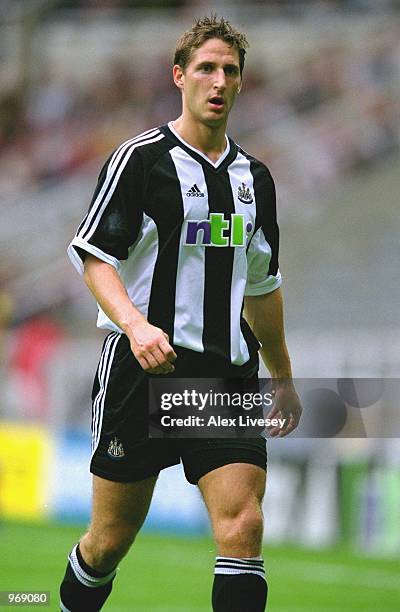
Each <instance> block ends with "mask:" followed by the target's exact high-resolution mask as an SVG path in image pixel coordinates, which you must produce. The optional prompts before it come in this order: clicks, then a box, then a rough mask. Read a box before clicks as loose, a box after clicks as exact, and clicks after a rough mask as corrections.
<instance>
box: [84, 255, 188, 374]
mask: <svg viewBox="0 0 400 612" xmlns="http://www.w3.org/2000/svg"><path fill="white" fill-rule="evenodd" d="M84 267H85V271H84V275H83V278H84V280H85V283H86V285H87V286H88V288H89V289H90V291H91V292H92V293H93V295H94V297H95V298H96V301H97V302H98V303H99V304H100V306H101V308H102V310H103V311H104V312H105V313H106V315H107V316H108V317H109V318H110V319H111V320H112V321H113V322H114V323H115V324H116V325H118V327H120V328H121V329H122V330H123V331H124V332H125V334H126V335H127V336H128V338H129V342H130V345H131V349H132V352H133V354H134V355H135V357H136V359H137V360H138V361H139V363H140V365H141V366H142V368H143V370H146V371H147V372H150V373H152V374H168V373H169V372H173V371H174V366H173V362H174V361H175V359H176V353H175V352H174V350H173V348H172V346H171V345H170V344H169V338H168V335H167V334H166V333H165V332H164V331H163V330H162V329H160V328H159V327H155V326H154V325H151V324H150V323H149V322H148V321H147V319H146V318H145V317H144V316H143V315H142V314H141V313H140V312H139V310H138V309H137V308H136V307H135V305H134V304H133V302H132V301H131V299H130V298H129V296H128V294H127V292H126V289H125V287H124V285H123V283H122V281H121V279H120V277H119V274H118V272H117V271H116V270H115V268H114V267H113V266H111V265H109V264H108V263H105V262H104V261H101V260H100V259H98V258H97V257H94V256H93V255H90V254H87V255H86V258H85V264H84Z"/></svg>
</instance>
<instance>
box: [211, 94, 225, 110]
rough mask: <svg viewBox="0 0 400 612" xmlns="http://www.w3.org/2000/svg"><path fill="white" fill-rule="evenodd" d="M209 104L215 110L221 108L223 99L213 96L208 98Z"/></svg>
mask: <svg viewBox="0 0 400 612" xmlns="http://www.w3.org/2000/svg"><path fill="white" fill-rule="evenodd" d="M209 102H210V104H211V105H212V106H214V107H215V108H222V107H223V105H224V99H223V98H222V97H221V96H214V97H213V98H210V100H209Z"/></svg>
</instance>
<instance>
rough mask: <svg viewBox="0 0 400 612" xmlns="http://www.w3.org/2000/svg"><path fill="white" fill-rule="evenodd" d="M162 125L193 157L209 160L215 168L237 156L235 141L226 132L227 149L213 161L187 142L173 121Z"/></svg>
mask: <svg viewBox="0 0 400 612" xmlns="http://www.w3.org/2000/svg"><path fill="white" fill-rule="evenodd" d="M162 127H163V128H164V131H166V132H169V133H170V135H172V136H173V137H174V138H175V139H176V140H178V141H179V143H180V145H181V146H182V147H183V148H184V149H185V150H186V151H187V152H188V153H189V154H190V155H192V157H195V158H197V159H198V158H201V160H203V161H205V162H207V164H209V165H210V166H211V167H212V168H214V170H219V169H220V168H221V167H222V166H225V165H226V164H225V163H224V162H226V161H229V163H230V162H231V161H232V159H233V158H234V157H235V156H236V150H235V145H234V142H233V141H232V140H231V139H230V138H228V136H227V135H226V134H225V140H226V147H225V150H224V152H223V153H222V155H221V156H220V157H219V158H218V159H217V161H216V162H213V161H212V160H211V159H210V158H209V157H207V155H205V154H204V153H203V152H202V151H199V149H196V148H195V147H192V145H190V144H189V143H188V142H186V140H184V139H183V138H182V137H181V136H180V135H179V134H178V132H177V131H176V130H175V128H174V127H173V125H172V121H170V122H169V123H168V124H167V125H165V126H162ZM161 129H162V128H161ZM199 161H200V160H199Z"/></svg>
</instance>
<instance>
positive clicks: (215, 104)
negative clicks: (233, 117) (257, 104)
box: [174, 38, 241, 127]
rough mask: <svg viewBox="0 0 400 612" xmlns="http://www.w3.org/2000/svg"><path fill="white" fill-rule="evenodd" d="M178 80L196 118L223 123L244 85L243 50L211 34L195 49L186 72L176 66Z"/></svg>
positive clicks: (208, 123) (208, 122)
mask: <svg viewBox="0 0 400 612" xmlns="http://www.w3.org/2000/svg"><path fill="white" fill-rule="evenodd" d="M174 81H175V84H176V85H177V86H178V87H179V89H181V90H182V92H183V104H184V108H186V110H188V111H189V113H190V115H191V116H192V118H193V119H194V120H197V121H200V122H201V123H203V124H205V125H208V126H210V127H216V126H219V125H223V124H225V123H226V121H227V119H228V115H229V112H230V110H231V108H232V106H233V102H234V100H235V97H236V94H237V93H238V91H239V89H240V85H241V76H240V68H239V52H238V50H237V49H235V48H234V47H230V46H229V45H228V44H227V43H225V42H224V41H223V40H220V39H219V38H211V39H209V40H207V41H206V42H205V43H204V44H203V45H202V46H201V47H199V48H198V49H196V50H195V51H194V52H193V54H192V57H191V59H190V62H189V64H188V65H187V67H186V69H185V71H184V72H183V71H182V69H181V68H180V67H179V66H174Z"/></svg>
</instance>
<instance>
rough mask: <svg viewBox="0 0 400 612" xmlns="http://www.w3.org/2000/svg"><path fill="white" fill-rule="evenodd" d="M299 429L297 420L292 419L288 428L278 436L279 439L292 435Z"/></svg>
mask: <svg viewBox="0 0 400 612" xmlns="http://www.w3.org/2000/svg"><path fill="white" fill-rule="evenodd" d="M296 427H297V422H296V420H295V419H294V418H293V417H291V419H290V421H289V423H288V424H287V426H286V427H284V428H283V429H282V430H281V431H280V433H279V434H278V437H279V438H283V437H284V436H287V435H288V434H290V433H291V432H292V431H293V430H294V429H296Z"/></svg>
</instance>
